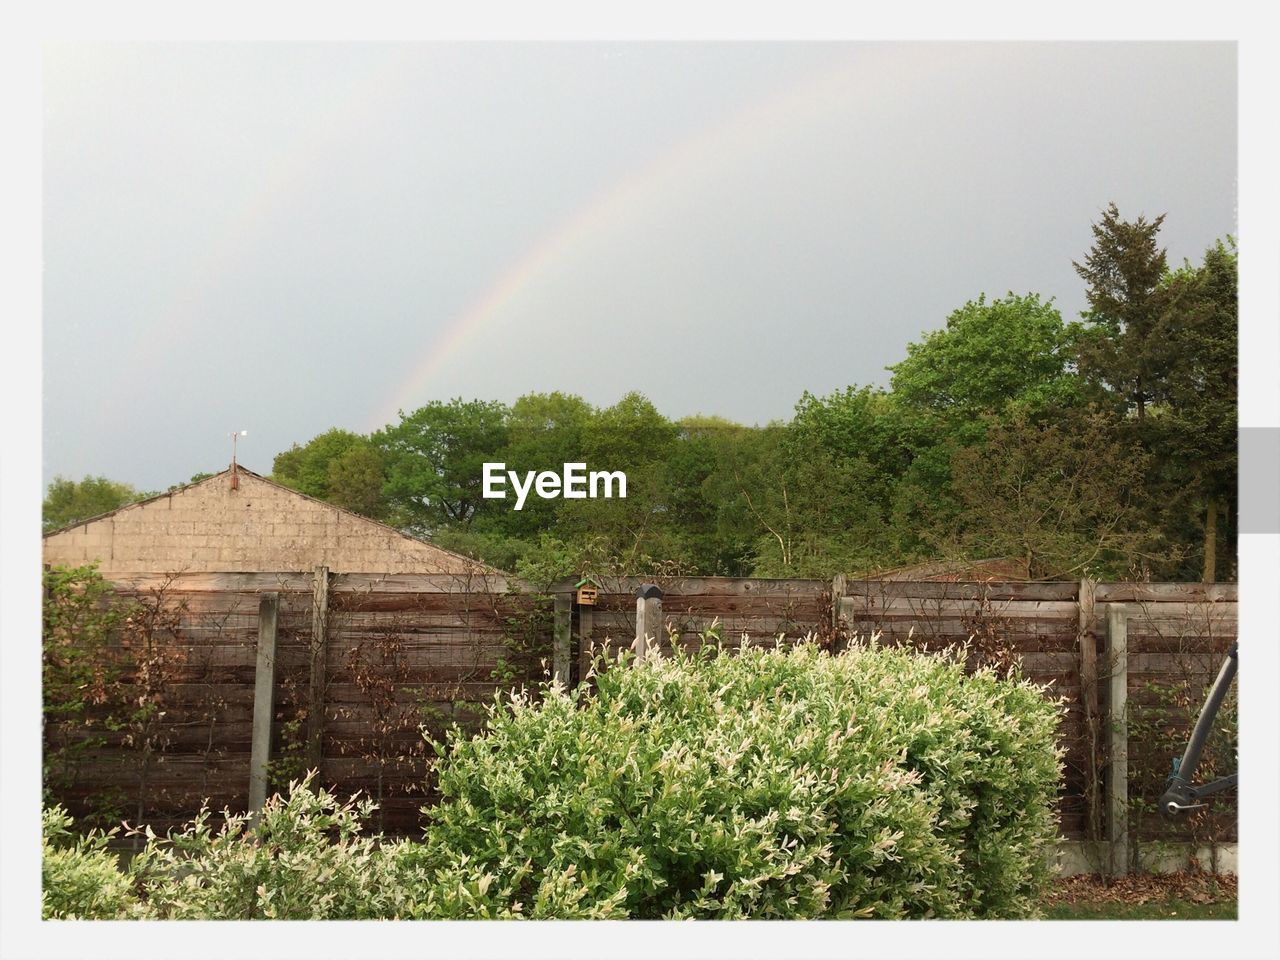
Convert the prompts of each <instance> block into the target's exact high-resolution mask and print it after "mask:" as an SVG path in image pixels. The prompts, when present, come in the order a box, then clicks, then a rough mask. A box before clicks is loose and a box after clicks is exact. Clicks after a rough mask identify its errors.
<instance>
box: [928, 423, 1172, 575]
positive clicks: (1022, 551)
mask: <svg viewBox="0 0 1280 960" xmlns="http://www.w3.org/2000/svg"><path fill="white" fill-rule="evenodd" d="M1149 462H1150V458H1149V456H1148V454H1147V453H1146V452H1145V451H1144V450H1143V449H1142V447H1140V446H1138V445H1137V444H1136V443H1134V442H1133V441H1132V440H1129V439H1126V437H1125V435H1124V432H1123V431H1122V430H1120V429H1119V428H1118V425H1117V424H1116V423H1115V422H1114V421H1112V420H1111V419H1110V418H1108V417H1106V416H1104V415H1101V414H1097V413H1094V414H1092V415H1088V416H1081V417H1078V418H1076V419H1075V420H1074V421H1072V422H1070V423H1069V425H1060V424H1057V423H1050V424H1035V423H1031V422H1030V421H1028V420H1027V419H1026V418H1025V417H1022V416H1018V417H1016V418H1015V419H1014V420H1012V421H1011V422H1009V423H997V422H994V421H993V422H992V423H991V424H990V425H989V426H988V432H987V439H986V441H985V442H984V443H983V444H981V445H978V446H974V447H968V448H964V449H961V450H959V451H957V452H956V453H955V455H954V457H953V459H952V483H953V488H954V490H955V493H956V496H957V497H958V499H959V501H960V504H961V509H960V510H959V512H958V513H957V514H956V516H955V518H954V519H953V521H952V522H951V524H950V525H949V526H947V525H942V524H940V525H939V527H938V530H937V534H938V536H939V541H938V542H939V552H943V553H945V552H948V551H949V550H950V551H955V550H958V551H959V552H960V553H961V554H962V555H968V556H975V555H977V556H991V557H1003V556H1009V557H1018V558H1021V559H1023V560H1025V561H1026V564H1027V570H1028V571H1029V574H1030V576H1031V578H1032V579H1057V580H1073V579H1077V578H1079V577H1082V576H1090V577H1095V578H1098V579H1104V580H1106V579H1126V578H1130V577H1132V576H1134V574H1135V573H1137V572H1138V571H1139V570H1140V569H1141V567H1142V564H1143V563H1144V562H1148V561H1151V560H1154V559H1162V558H1164V557H1165V556H1167V553H1168V546H1167V544H1164V543H1162V542H1161V536H1160V531H1159V530H1158V529H1157V528H1156V527H1155V526H1154V525H1153V524H1151V523H1150V522H1149V521H1148V520H1147V518H1146V516H1145V515H1144V511H1145V507H1146V502H1145V500H1144V499H1143V496H1142V492H1143V491H1142V485H1143V480H1144V477H1145V476H1146V474H1147V470H1148V465H1149ZM948 536H950V537H952V538H953V539H952V544H953V546H951V547H947V546H946V545H945V538H946V537H948Z"/></svg>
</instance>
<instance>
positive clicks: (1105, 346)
mask: <svg viewBox="0 0 1280 960" xmlns="http://www.w3.org/2000/svg"><path fill="white" fill-rule="evenodd" d="M1163 223H1164V214H1161V215H1160V216H1158V217H1156V218H1155V219H1154V220H1152V221H1147V220H1146V219H1144V218H1143V217H1141V216H1140V217H1138V219H1137V220H1134V221H1132V222H1129V221H1125V220H1121V219H1120V211H1119V210H1118V209H1117V208H1116V205H1115V204H1114V203H1112V204H1110V205H1109V206H1108V207H1107V209H1106V211H1104V212H1103V215H1102V219H1101V221H1100V222H1098V223H1095V224H1093V227H1092V230H1093V246H1092V247H1091V248H1090V250H1089V252H1088V254H1086V256H1085V260H1084V263H1079V262H1075V261H1073V265H1074V266H1075V268H1076V272H1077V273H1078V274H1080V276H1081V277H1082V278H1083V279H1084V280H1085V282H1086V283H1088V285H1089V287H1088V290H1087V291H1086V296H1087V297H1088V300H1089V310H1087V311H1086V312H1085V313H1083V314H1082V315H1081V316H1082V318H1083V320H1084V324H1073V325H1072V336H1073V339H1074V340H1075V344H1074V353H1075V356H1076V359H1077V362H1078V363H1079V367H1080V373H1081V375H1082V376H1083V377H1084V379H1085V380H1086V381H1087V382H1088V383H1090V384H1091V385H1092V386H1093V387H1094V388H1095V389H1098V390H1101V391H1103V392H1105V393H1109V394H1110V395H1111V396H1113V397H1114V398H1115V399H1116V400H1117V401H1118V402H1119V404H1120V405H1121V406H1122V408H1123V409H1126V410H1132V411H1133V412H1134V413H1135V414H1136V416H1137V419H1138V421H1139V422H1140V423H1141V421H1142V420H1143V419H1144V418H1145V416H1146V409H1147V404H1148V403H1150V401H1151V400H1152V399H1153V398H1154V396H1155V393H1154V385H1155V383H1156V382H1157V381H1158V379H1159V377H1160V375H1161V373H1162V368H1163V366H1164V364H1165V363H1166V361H1167V357H1168V353H1169V351H1168V345H1167V344H1166V343H1165V342H1164V341H1163V339H1162V338H1161V337H1160V336H1159V335H1158V327H1159V320H1160V316H1161V313H1162V311H1163V305H1162V299H1163V298H1162V296H1161V290H1160V285H1161V280H1162V278H1163V277H1164V275H1165V272H1166V256H1165V251H1164V249H1163V248H1161V247H1159V246H1158V245H1157V242H1156V235H1157V234H1158V233H1159V232H1160V226H1161V224H1163Z"/></svg>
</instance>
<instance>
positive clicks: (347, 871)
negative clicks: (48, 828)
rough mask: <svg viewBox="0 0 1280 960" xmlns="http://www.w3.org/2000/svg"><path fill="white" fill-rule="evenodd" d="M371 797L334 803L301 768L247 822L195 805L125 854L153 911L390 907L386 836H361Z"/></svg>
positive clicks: (164, 915) (204, 914) (312, 916)
mask: <svg viewBox="0 0 1280 960" xmlns="http://www.w3.org/2000/svg"><path fill="white" fill-rule="evenodd" d="M373 809H374V805H373V803H372V802H371V801H368V800H365V801H357V800H354V799H353V800H352V801H349V802H346V803H340V802H339V801H338V800H337V799H336V798H335V797H334V796H333V795H332V794H330V793H328V792H326V791H324V790H312V789H311V782H310V777H308V778H307V779H305V780H303V781H301V782H294V783H290V785H289V793H288V795H287V796H285V797H281V796H279V795H274V796H272V797H270V798H269V799H268V800H267V802H266V804H265V805H264V807H263V810H262V814H261V817H260V819H259V822H258V823H257V824H256V826H253V827H250V825H249V820H248V818H247V817H246V816H245V815H243V814H231V813H227V814H226V819H225V822H224V824H223V825H222V827H221V828H220V829H219V830H218V831H217V832H214V831H213V829H212V828H211V827H210V825H209V811H208V810H207V809H205V810H202V811H201V812H200V814H199V815H198V816H197V817H196V818H195V820H193V821H192V822H191V823H190V824H189V825H188V826H187V827H186V828H185V829H184V830H182V831H180V832H178V833H174V834H170V835H169V836H168V837H165V838H159V837H156V836H155V835H154V834H153V833H152V832H151V830H150V828H147V829H146V830H145V831H144V832H145V834H146V836H147V841H148V842H147V845H146V847H145V848H144V849H143V851H142V852H141V853H139V854H138V856H137V857H135V858H134V861H133V863H132V864H131V871H132V873H133V874H134V875H135V877H136V878H137V881H138V884H139V887H140V889H141V891H142V894H143V896H144V898H145V901H146V908H147V915H148V916H150V917H155V918H159V919H206V920H213V919H218V920H223V919H226V920H231V919H235V920H255V919H267V918H276V919H284V920H326V919H352V920H354V919H365V918H374V917H391V916H395V915H397V913H398V912H399V909H400V901H399V897H400V892H399V891H400V885H399V884H398V883H396V882H394V880H393V878H391V877H390V875H389V873H388V871H389V869H390V864H391V863H392V862H393V857H394V851H395V846H394V845H392V846H391V847H387V848H384V847H382V846H381V845H380V843H379V840H380V838H378V837H365V836H361V835H360V834H361V830H362V823H361V821H362V820H363V819H366V818H368V816H369V815H370V814H371V813H372V812H373Z"/></svg>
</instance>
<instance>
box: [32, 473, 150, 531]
mask: <svg viewBox="0 0 1280 960" xmlns="http://www.w3.org/2000/svg"><path fill="white" fill-rule="evenodd" d="M149 496H151V494H150V493H143V492H140V491H138V490H135V489H134V488H133V487H131V486H130V485H129V484H127V483H118V482H116V481H114V480H108V479H107V478H106V477H85V478H84V479H83V480H81V481H80V482H78V483H77V482H76V481H75V480H70V479H68V478H66V477H63V476H57V477H54V478H53V482H51V483H50V484H49V488H48V491H47V492H46V494H45V498H44V507H43V521H44V531H45V533H48V532H49V531H51V530H60V529H62V528H63V527H68V526H70V525H71V524H73V523H79V522H80V521H81V520H88V519H89V518H91V517H97V516H100V515H102V514H104V513H110V512H111V511H112V510H118V509H119V508H120V507H123V506H125V505H126V504H130V503H134V502H135V501H138V500H145V499H146V498H147V497H149Z"/></svg>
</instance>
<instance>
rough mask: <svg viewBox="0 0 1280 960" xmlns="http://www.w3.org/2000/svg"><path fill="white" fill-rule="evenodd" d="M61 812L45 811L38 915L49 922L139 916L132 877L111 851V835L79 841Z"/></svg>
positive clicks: (93, 835) (94, 833) (94, 834)
mask: <svg viewBox="0 0 1280 960" xmlns="http://www.w3.org/2000/svg"><path fill="white" fill-rule="evenodd" d="M73 825H74V821H73V820H72V818H71V817H69V816H68V815H67V812H66V811H65V810H63V808H62V807H59V806H54V807H49V808H46V809H45V810H44V811H43V812H42V824H41V826H42V831H41V853H42V856H41V871H40V873H41V877H40V879H41V893H40V913H41V916H42V917H43V918H44V919H45V920H118V919H125V918H127V917H133V916H137V915H138V902H137V898H136V897H135V896H134V894H133V890H132V888H131V885H130V883H129V879H128V877H126V876H125V875H124V874H123V873H121V871H120V869H119V868H118V866H117V862H116V857H115V854H113V853H112V852H111V851H110V850H108V849H107V844H108V842H109V841H110V838H111V836H112V833H113V832H114V831H112V832H109V833H100V832H99V831H96V830H94V831H91V832H90V833H89V834H88V835H86V836H83V837H81V836H76V834H75V833H74V831H73V829H72V827H73Z"/></svg>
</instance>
